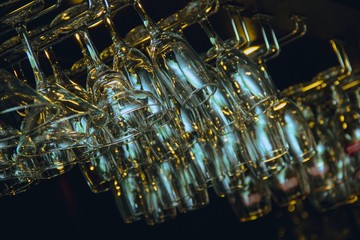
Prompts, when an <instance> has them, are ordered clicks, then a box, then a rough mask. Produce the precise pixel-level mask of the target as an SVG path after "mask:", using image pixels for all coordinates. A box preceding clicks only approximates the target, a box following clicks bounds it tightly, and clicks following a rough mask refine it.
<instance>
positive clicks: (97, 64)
mask: <svg viewBox="0 0 360 240" xmlns="http://www.w3.org/2000/svg"><path fill="white" fill-rule="evenodd" d="M75 37H76V40H77V41H78V43H79V45H80V47H81V49H82V50H83V51H82V52H83V55H84V57H85V59H87V60H91V66H92V67H94V68H95V69H96V71H97V72H103V71H104V70H105V69H106V68H107V67H106V65H105V64H104V63H103V61H102V60H101V59H100V56H99V53H98V51H97V50H96V48H95V45H94V43H93V42H92V41H91V39H90V36H89V32H88V31H87V29H80V30H79V31H78V32H77V33H76V34H75ZM84 50H85V51H84Z"/></svg>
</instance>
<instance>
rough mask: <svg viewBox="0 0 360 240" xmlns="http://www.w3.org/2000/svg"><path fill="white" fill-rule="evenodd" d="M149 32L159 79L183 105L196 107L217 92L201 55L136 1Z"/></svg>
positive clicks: (137, 9) (151, 55) (153, 60)
mask: <svg viewBox="0 0 360 240" xmlns="http://www.w3.org/2000/svg"><path fill="white" fill-rule="evenodd" d="M133 3H134V7H135V10H136V11H137V13H138V14H139V16H140V17H141V19H142V21H143V23H144V25H145V27H146V28H147V30H148V31H149V35H150V46H149V49H150V58H151V60H152V62H153V64H154V67H155V70H156V71H157V73H158V74H159V77H160V80H162V81H164V85H165V87H166V88H167V90H168V91H169V92H170V93H171V94H172V95H173V96H174V98H175V99H176V100H177V101H178V102H179V103H180V104H181V105H182V106H187V107H190V108H196V107H198V106H200V105H201V104H203V103H204V102H206V101H207V100H208V99H209V98H210V97H211V96H212V95H213V94H214V92H215V91H216V87H215V85H214V84H213V80H212V77H211V75H210V74H209V72H208V71H207V69H206V67H205V66H204V63H203V62H202V61H201V60H200V57H199V56H198V54H197V53H196V52H195V50H193V48H192V47H191V46H190V45H189V44H188V43H187V41H185V40H184V38H182V37H181V36H180V35H178V34H176V33H172V32H167V31H162V30H161V29H160V28H159V27H158V26H157V24H156V23H155V22H154V21H152V20H151V19H150V17H149V16H148V15H147V14H146V12H145V10H144V8H143V6H142V5H141V3H140V1H138V0H135V1H133Z"/></svg>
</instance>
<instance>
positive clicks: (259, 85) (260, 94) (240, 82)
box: [199, 18, 276, 115]
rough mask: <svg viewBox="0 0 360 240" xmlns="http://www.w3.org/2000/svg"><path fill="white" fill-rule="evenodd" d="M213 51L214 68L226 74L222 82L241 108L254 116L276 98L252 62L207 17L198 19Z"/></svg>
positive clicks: (267, 107)
mask: <svg viewBox="0 0 360 240" xmlns="http://www.w3.org/2000/svg"><path fill="white" fill-rule="evenodd" d="M199 24H200V26H201V27H202V28H203V29H204V31H205V32H206V34H207V35H208V37H209V39H210V41H211V43H212V44H213V46H214V50H215V51H216V67H217V69H218V70H219V71H220V72H221V73H222V75H223V76H225V77H226V79H224V81H223V85H224V86H225V88H226V89H227V90H228V91H229V93H230V94H231V96H233V98H234V99H235V101H237V102H238V104H239V105H240V106H241V108H242V109H243V110H246V111H247V112H248V113H249V114H251V115H256V114H259V111H260V113H262V112H265V111H266V110H268V109H269V108H270V107H271V106H272V105H273V103H274V102H275V100H276V96H274V94H273V93H274V92H276V91H274V90H272V89H271V87H272V86H270V85H269V84H268V82H269V81H268V80H267V79H265V76H264V75H263V74H262V73H261V71H260V70H259V67H258V66H257V65H256V63H255V62H253V61H252V60H250V59H249V58H248V57H246V55H245V54H243V52H242V51H241V50H240V49H238V48H236V46H234V45H233V44H232V41H228V42H223V41H222V40H221V39H220V36H218V35H217V33H216V32H215V31H214V29H213V27H212V25H211V23H210V22H209V21H208V20H207V19H206V18H204V19H202V20H201V21H200V22H199Z"/></svg>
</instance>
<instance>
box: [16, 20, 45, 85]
mask: <svg viewBox="0 0 360 240" xmlns="http://www.w3.org/2000/svg"><path fill="white" fill-rule="evenodd" d="M15 29H16V32H17V33H18V34H19V35H20V37H21V40H22V44H23V46H24V48H25V52H26V55H27V57H28V59H29V62H30V65H31V68H32V71H33V73H34V78H35V84H36V89H40V88H41V87H43V86H46V84H47V81H46V76H45V74H44V72H43V71H42V70H41V68H40V64H39V60H38V58H37V56H36V54H35V52H34V50H33V48H32V47H31V44H30V40H29V36H28V34H27V30H26V26H25V24H24V23H22V22H20V23H18V24H17V25H16V26H15Z"/></svg>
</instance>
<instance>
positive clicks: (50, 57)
mask: <svg viewBox="0 0 360 240" xmlns="http://www.w3.org/2000/svg"><path fill="white" fill-rule="evenodd" d="M44 52H45V55H46V58H47V59H48V60H49V62H50V65H51V68H52V70H53V73H54V76H55V78H54V80H55V81H56V82H57V83H58V84H60V85H62V84H63V83H61V82H59V77H58V76H61V74H62V70H61V69H60V66H59V62H58V60H57V59H56V57H55V54H54V51H53V50H52V48H51V47H50V48H48V49H46V50H44ZM60 79H61V78H60Z"/></svg>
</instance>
